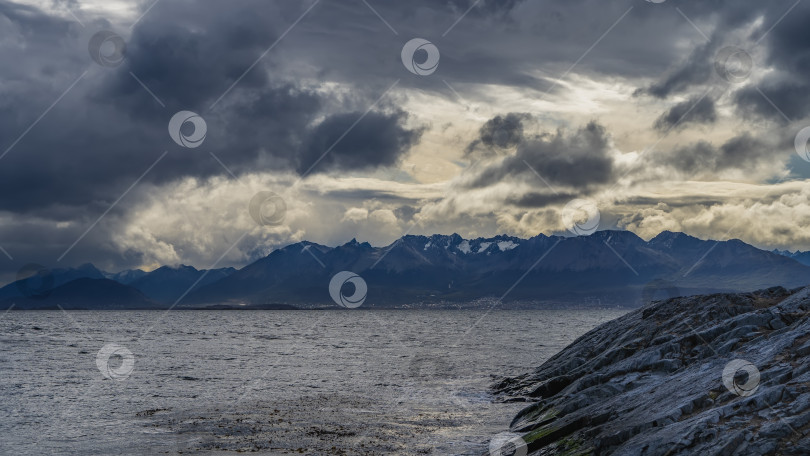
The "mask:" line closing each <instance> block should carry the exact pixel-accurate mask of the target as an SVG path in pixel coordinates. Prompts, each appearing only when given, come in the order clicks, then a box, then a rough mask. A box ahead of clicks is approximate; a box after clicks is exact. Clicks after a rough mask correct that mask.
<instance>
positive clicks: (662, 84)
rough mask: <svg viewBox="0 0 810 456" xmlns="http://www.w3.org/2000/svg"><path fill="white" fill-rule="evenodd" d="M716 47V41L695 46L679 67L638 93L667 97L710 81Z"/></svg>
mask: <svg viewBox="0 0 810 456" xmlns="http://www.w3.org/2000/svg"><path fill="white" fill-rule="evenodd" d="M716 48H717V44H716V43H714V42H712V43H709V44H706V45H703V46H699V47H697V48H695V49H694V50H693V51H692V53H691V54H690V55H689V57H688V58H687V59H686V61H685V62H684V63H682V64H681V65H680V66H679V67H677V68H676V69H674V70H673V71H672V72H670V73H669V74H668V75H666V76H665V77H664V78H662V79H661V80H660V81H657V82H654V83H653V84H652V85H650V87H648V88H646V89H640V90H639V91H637V92H636V94H641V93H644V92H646V93H649V94H650V95H653V96H654V97H656V98H667V97H669V96H670V95H672V94H676V93H682V92H684V91H686V90H687V89H689V88H691V87H692V86H694V85H699V84H704V83H706V82H708V81H709V79H710V78H711V77H712V71H714V68H713V67H712V65H711V62H712V60H713V59H714V55H715V52H716V50H717V49H716Z"/></svg>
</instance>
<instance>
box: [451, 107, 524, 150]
mask: <svg viewBox="0 0 810 456" xmlns="http://www.w3.org/2000/svg"><path fill="white" fill-rule="evenodd" d="M530 117H531V116H530V115H529V114H526V113H514V112H510V113H509V114H506V115H505V116H495V117H493V118H492V119H489V120H488V121H487V122H486V123H484V125H482V126H481V129H480V130H479V131H478V139H476V140H474V141H473V142H471V143H470V144H469V145H468V146H467V148H466V149H465V153H466V154H467V155H471V154H473V153H474V152H476V150H477V149H479V147H480V146H483V148H484V150H483V153H486V152H488V151H490V150H491V149H492V148H498V149H508V148H512V147H515V146H517V145H518V144H520V143H521V142H523V121H524V120H526V119H529V118H530Z"/></svg>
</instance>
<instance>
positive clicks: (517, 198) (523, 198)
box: [506, 192, 579, 208]
mask: <svg viewBox="0 0 810 456" xmlns="http://www.w3.org/2000/svg"><path fill="white" fill-rule="evenodd" d="M577 196H579V195H578V194H576V193H565V194H563V193H541V192H530V193H524V194H521V195H512V196H509V197H508V198H506V203H507V204H510V205H513V206H516V207H520V208H538V207H546V206H552V205H555V204H565V203H567V202H569V201H571V200H572V199H574V198H576V197H577Z"/></svg>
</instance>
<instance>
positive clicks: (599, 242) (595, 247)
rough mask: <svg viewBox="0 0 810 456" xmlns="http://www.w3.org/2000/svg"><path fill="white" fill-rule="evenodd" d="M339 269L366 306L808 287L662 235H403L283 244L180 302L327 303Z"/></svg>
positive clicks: (606, 301)
mask: <svg viewBox="0 0 810 456" xmlns="http://www.w3.org/2000/svg"><path fill="white" fill-rule="evenodd" d="M343 270H347V271H352V272H355V273H357V274H359V275H360V276H361V277H362V278H363V279H364V280H365V281H366V283H367V285H368V289H369V291H368V300H367V302H366V304H365V305H366V306H375V305H383V306H385V305H400V304H409V303H432V302H433V303H435V302H467V301H470V300H474V299H478V298H487V297H489V298H498V297H500V296H502V295H504V294H505V293H506V292H507V291H509V293H508V295H507V296H506V299H507V300H523V301H548V302H555V303H582V302H591V303H593V304H594V305H615V304H624V305H632V304H640V303H641V301H642V297H643V296H644V295H645V294H648V295H654V294H655V293H656V292H657V291H659V290H658V289H659V288H665V290H664V291H665V292H666V293H668V294H673V293H677V294H682V295H683V294H699V293H708V292H720V291H750V290H755V289H760V288H765V287H769V286H776V285H782V286H787V287H794V286H800V285H805V284H807V283H810V268H808V267H807V266H804V265H802V264H799V263H798V262H796V261H795V260H793V259H790V258H787V257H784V256H782V255H777V254H775V253H772V252H766V251H763V250H759V249H757V248H755V247H753V246H750V245H748V244H745V243H744V242H742V241H739V240H730V241H722V242H715V241H705V240H700V239H697V238H694V237H691V236H688V235H685V234H683V233H672V232H663V233H661V234H659V235H658V236H656V237H655V238H653V239H651V240H650V241H649V242H645V241H644V240H643V239H641V238H639V237H638V236H636V235H635V234H633V233H631V232H627V231H601V232H597V233H594V234H593V235H591V236H580V237H570V238H566V237H559V236H545V235H539V236H536V237H533V238H531V239H518V238H512V237H508V236H498V237H495V238H489V239H484V238H480V239H474V240H466V239H463V238H461V237H460V236H458V235H455V234H454V235H450V236H443V235H434V236H430V237H426V236H405V237H403V238H401V239H399V240H398V241H397V242H395V243H393V244H392V245H390V246H387V247H382V248H375V247H372V246H371V245H369V244H368V243H360V242H357V241H356V240H352V241H351V242H349V243H347V244H344V245H341V246H338V247H335V248H330V247H326V246H322V245H318V244H313V243H310V242H301V243H297V244H293V245H290V246H287V247H284V248H282V249H279V250H276V251H274V252H273V253H271V254H270V255H268V256H267V257H265V258H262V259H260V260H258V261H256V262H255V263H253V264H251V265H249V266H246V267H245V268H243V269H241V270H239V271H237V272H235V273H233V274H231V275H229V276H228V277H226V278H224V279H222V280H219V281H217V282H215V283H212V284H210V285H207V286H205V287H201V288H200V289H199V290H197V291H195V292H193V293H191V294H190V295H189V296H188V298H187V303H189V304H192V303H245V304H259V303H267V302H279V303H291V304H313V305H331V304H332V301H331V299H330V297H329V294H328V284H329V281H330V279H331V278H332V276H333V275H334V274H335V273H337V272H339V271H343ZM521 277H523V279H522V280H520V281H519V279H521ZM518 281H519V283H518ZM516 283H517V285H516ZM651 288H652V289H651Z"/></svg>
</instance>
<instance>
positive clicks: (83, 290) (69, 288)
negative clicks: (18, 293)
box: [3, 278, 166, 310]
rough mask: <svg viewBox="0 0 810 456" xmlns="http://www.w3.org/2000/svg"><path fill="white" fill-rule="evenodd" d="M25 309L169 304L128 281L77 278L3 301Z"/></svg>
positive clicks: (16, 307)
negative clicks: (35, 294)
mask: <svg viewBox="0 0 810 456" xmlns="http://www.w3.org/2000/svg"><path fill="white" fill-rule="evenodd" d="M12 304H14V308H15V309H18V310H22V309H56V308H58V307H59V306H61V307H62V308H63V309H153V308H160V307H166V306H161V305H160V304H158V303H157V302H155V301H153V300H151V299H149V298H147V297H146V296H144V294H143V293H141V292H140V291H138V290H136V289H135V288H132V287H130V286H127V285H123V284H120V283H118V282H115V281H113V280H109V279H88V278H82V279H76V280H73V281H70V282H68V283H66V284H63V285H60V286H58V287H56V288H54V289H52V290H51V291H50V293H49V294H48V295H47V296H43V297H40V298H36V297H16V298H8V299H6V300H4V301H3V307H4V308H8V307H9V306H11V305H12Z"/></svg>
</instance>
